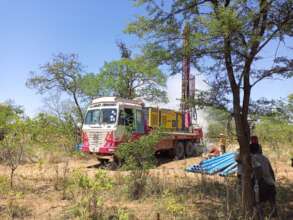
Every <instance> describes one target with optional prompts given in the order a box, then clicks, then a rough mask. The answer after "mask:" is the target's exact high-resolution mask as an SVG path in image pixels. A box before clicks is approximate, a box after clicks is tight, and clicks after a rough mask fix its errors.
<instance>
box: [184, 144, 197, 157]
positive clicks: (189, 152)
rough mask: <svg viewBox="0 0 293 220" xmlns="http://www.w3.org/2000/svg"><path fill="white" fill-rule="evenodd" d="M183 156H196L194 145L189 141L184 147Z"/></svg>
mask: <svg viewBox="0 0 293 220" xmlns="http://www.w3.org/2000/svg"><path fill="white" fill-rule="evenodd" d="M185 155H186V157H194V156H197V150H196V145H195V144H194V143H192V142H191V141H188V142H187V143H186V145H185Z"/></svg>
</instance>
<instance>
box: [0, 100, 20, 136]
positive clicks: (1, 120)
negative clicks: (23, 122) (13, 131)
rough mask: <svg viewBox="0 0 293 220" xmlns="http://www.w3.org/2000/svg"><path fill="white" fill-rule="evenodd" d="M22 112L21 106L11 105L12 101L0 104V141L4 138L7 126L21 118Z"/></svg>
mask: <svg viewBox="0 0 293 220" xmlns="http://www.w3.org/2000/svg"><path fill="white" fill-rule="evenodd" d="M22 114H23V110H22V107H21V106H17V105H15V104H13V101H8V102H5V103H3V104H1V103H0V140H2V139H3V138H4V135H5V132H6V130H7V128H8V126H9V125H10V124H11V123H13V122H14V121H15V119H16V118H19V117H21V115H22Z"/></svg>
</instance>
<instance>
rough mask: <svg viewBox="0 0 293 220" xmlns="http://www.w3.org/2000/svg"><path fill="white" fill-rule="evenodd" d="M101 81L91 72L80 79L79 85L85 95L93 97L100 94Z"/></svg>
mask: <svg viewBox="0 0 293 220" xmlns="http://www.w3.org/2000/svg"><path fill="white" fill-rule="evenodd" d="M100 84H101V82H100V80H99V78H98V77H97V76H96V75H95V74H93V73H87V74H85V75H83V76H82V78H81V80H80V87H81V90H82V91H83V93H84V94H85V95H86V96H87V97H91V98H94V97H96V96H98V95H101V88H100V87H101V85H100Z"/></svg>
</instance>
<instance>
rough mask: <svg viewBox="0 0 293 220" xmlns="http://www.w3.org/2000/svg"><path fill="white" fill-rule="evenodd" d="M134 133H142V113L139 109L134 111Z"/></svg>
mask: <svg viewBox="0 0 293 220" xmlns="http://www.w3.org/2000/svg"><path fill="white" fill-rule="evenodd" d="M135 132H137V133H141V134H143V133H144V117H143V112H142V110H140V109H136V117H135Z"/></svg>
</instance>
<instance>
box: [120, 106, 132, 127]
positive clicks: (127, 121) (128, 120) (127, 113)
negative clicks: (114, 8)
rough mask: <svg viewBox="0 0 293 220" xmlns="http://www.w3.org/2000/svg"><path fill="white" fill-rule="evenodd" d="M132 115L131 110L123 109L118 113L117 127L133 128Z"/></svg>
mask: <svg viewBox="0 0 293 220" xmlns="http://www.w3.org/2000/svg"><path fill="white" fill-rule="evenodd" d="M133 122H134V113H133V109H130V108H125V109H124V110H120V112H119V125H125V126H133Z"/></svg>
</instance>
